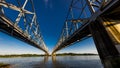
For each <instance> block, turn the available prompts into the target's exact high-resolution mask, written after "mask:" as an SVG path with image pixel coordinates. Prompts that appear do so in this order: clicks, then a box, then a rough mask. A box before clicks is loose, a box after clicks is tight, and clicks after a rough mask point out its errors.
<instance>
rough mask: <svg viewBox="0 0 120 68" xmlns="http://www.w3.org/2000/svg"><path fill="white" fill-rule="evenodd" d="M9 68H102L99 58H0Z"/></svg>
mask: <svg viewBox="0 0 120 68" xmlns="http://www.w3.org/2000/svg"><path fill="white" fill-rule="evenodd" d="M1 62H2V63H7V64H10V68H103V66H102V64H101V61H100V59H99V56H56V57H55V56H54V57H15V58H0V63H1Z"/></svg>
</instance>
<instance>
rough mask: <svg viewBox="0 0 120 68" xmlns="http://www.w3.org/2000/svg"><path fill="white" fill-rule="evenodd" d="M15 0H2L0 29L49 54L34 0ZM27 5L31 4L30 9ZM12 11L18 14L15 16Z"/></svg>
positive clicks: (0, 2) (0, 3)
mask: <svg viewBox="0 0 120 68" xmlns="http://www.w3.org/2000/svg"><path fill="white" fill-rule="evenodd" d="M15 1H16V2H14V1H7V0H0V31H1V32H4V33H6V34H8V35H10V36H12V37H15V38H16V39H19V40H21V41H23V42H26V43H28V44H30V45H32V46H34V47H36V48H38V49H40V50H42V51H44V52H45V54H46V55H49V53H48V48H47V47H46V45H45V43H44V40H43V38H42V35H41V32H40V28H39V23H38V21H37V15H36V12H35V8H34V3H33V0H24V1H21V0H15ZM26 5H29V9H28V7H26ZM30 8H31V9H30ZM11 13H14V15H17V16H16V17H14V16H13V15H11ZM12 16H13V17H12ZM12 18H13V19H12Z"/></svg>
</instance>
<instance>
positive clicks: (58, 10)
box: [0, 0, 97, 54]
mask: <svg viewBox="0 0 120 68" xmlns="http://www.w3.org/2000/svg"><path fill="white" fill-rule="evenodd" d="M70 2H71V1H70V0H34V4H35V10H36V14H37V18H38V21H39V24H40V31H41V33H42V36H43V39H44V41H45V44H46V45H47V47H48V49H49V52H50V53H51V51H52V49H53V48H54V47H55V44H56V43H57V41H58V39H59V36H60V33H61V30H62V27H63V24H64V21H65V17H66V15H67V12H68V7H69V5H70ZM63 52H75V53H88V52H89V53H97V51H96V48H95V45H94V42H93V40H92V38H89V39H86V40H84V41H81V42H79V43H76V44H75V45H73V46H70V47H67V48H65V49H63V50H60V51H59V53H63ZM24 53H25V54H27V53H30V54H31V53H34V54H43V53H44V52H42V51H41V50H39V49H37V48H34V47H32V46H30V45H28V44H26V43H24V42H22V41H19V40H17V39H15V38H13V37H10V36H8V35H5V34H3V33H1V32H0V54H24Z"/></svg>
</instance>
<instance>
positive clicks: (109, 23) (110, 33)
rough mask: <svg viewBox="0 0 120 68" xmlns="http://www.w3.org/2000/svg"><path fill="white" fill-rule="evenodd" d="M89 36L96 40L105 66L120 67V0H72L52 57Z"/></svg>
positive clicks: (108, 67)
mask: <svg viewBox="0 0 120 68" xmlns="http://www.w3.org/2000/svg"><path fill="white" fill-rule="evenodd" d="M89 37H93V40H94V42H95V45H96V48H97V51H98V54H99V56H100V59H101V61H102V63H103V65H104V67H105V68H119V67H120V66H119V64H120V1H119V0H72V2H71V5H70V7H69V11H68V14H67V16H66V20H65V22H64V26H63V29H62V32H61V35H60V38H59V40H58V42H57V44H56V46H55V48H54V49H53V52H52V55H55V54H56V52H57V51H59V50H61V49H63V48H66V47H68V46H71V45H72V44H74V43H76V42H80V41H82V40H84V39H87V38H89Z"/></svg>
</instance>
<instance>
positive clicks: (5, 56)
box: [0, 54, 45, 58]
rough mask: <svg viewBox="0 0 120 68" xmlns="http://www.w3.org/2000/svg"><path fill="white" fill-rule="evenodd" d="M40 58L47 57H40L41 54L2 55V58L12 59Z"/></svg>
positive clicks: (0, 56)
mask: <svg viewBox="0 0 120 68" xmlns="http://www.w3.org/2000/svg"><path fill="white" fill-rule="evenodd" d="M39 56H41V57H42V56H45V55H42V54H41V55H39V54H20V55H17V54H15V55H0V58H12V57H39Z"/></svg>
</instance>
